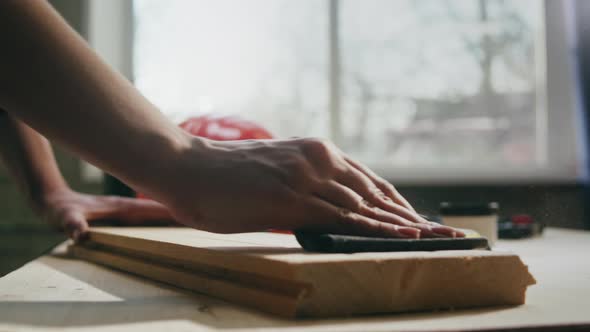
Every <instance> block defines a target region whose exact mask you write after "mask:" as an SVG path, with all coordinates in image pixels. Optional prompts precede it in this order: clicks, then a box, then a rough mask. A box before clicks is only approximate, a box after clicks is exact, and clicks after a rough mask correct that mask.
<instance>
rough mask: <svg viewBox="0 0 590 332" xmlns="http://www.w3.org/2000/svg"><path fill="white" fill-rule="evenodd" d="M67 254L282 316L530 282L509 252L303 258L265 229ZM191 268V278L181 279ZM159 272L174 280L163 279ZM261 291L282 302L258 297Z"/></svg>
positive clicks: (102, 244) (148, 233)
mask: <svg viewBox="0 0 590 332" xmlns="http://www.w3.org/2000/svg"><path fill="white" fill-rule="evenodd" d="M97 245H98V247H96V246H97ZM90 247H94V249H89V248H90ZM73 253H74V254H75V255H77V256H79V257H81V258H85V259H89V260H92V261H95V262H98V263H101V264H106V265H109V266H112V267H115V268H118V269H123V270H125V271H128V272H132V273H135V274H139V275H142V276H145V277H148V278H152V279H156V280H159V281H164V282H168V283H170V284H173V285H176V286H180V287H183V288H188V289H192V290H197V291H200V292H204V293H207V294H210V295H213V296H217V297H220V298H223V299H227V300H230V301H234V302H237V303H242V304H247V305H250V306H252V307H255V308H258V309H261V310H264V311H267V312H272V313H277V314H281V315H283V316H289V317H324V316H342V315H354V314H367V313H379V312H406V311H420V310H438V309H449V308H463V307H478V306H493V305H518V304H522V303H524V301H525V291H526V288H527V286H529V285H531V284H533V283H534V279H533V278H532V276H531V275H530V274H529V272H528V270H527V267H526V266H525V265H524V264H523V263H522V261H521V260H520V259H519V257H518V256H516V255H514V254H511V253H504V252H490V251H476V250H471V251H441V252H404V253H358V254H320V253H306V252H303V251H302V249H301V248H300V247H299V245H298V244H297V242H296V241H295V240H294V238H293V236H291V235H284V234H270V233H250V234H234V235H219V234H212V233H207V232H201V231H196V230H192V229H186V228H179V229H162V228H157V229H151V228H100V229H99V228H95V229H92V230H91V231H90V242H89V243H87V248H85V249H84V248H79V250H76V248H74V250H73ZM123 262H125V263H123ZM149 266H153V267H154V268H153V269H152V268H149ZM191 272H193V273H196V276H195V277H194V280H192V279H190V278H189V277H188V276H189V275H190V273H191ZM167 273H171V274H173V275H175V276H176V277H175V278H167V277H166V275H167ZM180 275H182V278H180V277H178V276H180ZM203 276H206V277H207V280H209V282H208V283H204V282H203V280H204V279H203ZM199 277H201V279H199ZM221 281H223V282H221ZM229 284H232V287H231V288H228V287H227V285H229ZM211 285H215V286H211ZM253 290H255V291H257V292H259V293H260V294H264V296H261V297H260V301H253V300H252V296H254V295H253V294H254V293H252V291H253ZM287 290H288V291H287ZM270 295H273V296H275V297H276V296H278V295H280V296H283V298H281V299H282V300H281V301H283V300H284V297H289V300H285V301H283V302H281V301H278V300H276V299H274V300H264V299H265V298H266V297H265V296H270ZM287 303H288V304H287ZM292 304H294V305H292Z"/></svg>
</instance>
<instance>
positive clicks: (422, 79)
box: [339, 0, 546, 168]
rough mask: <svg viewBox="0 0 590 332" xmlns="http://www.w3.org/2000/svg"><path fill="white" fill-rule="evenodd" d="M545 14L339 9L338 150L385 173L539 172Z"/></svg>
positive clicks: (494, 3)
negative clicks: (410, 169) (401, 169)
mask: <svg viewBox="0 0 590 332" xmlns="http://www.w3.org/2000/svg"><path fill="white" fill-rule="evenodd" d="M542 6H543V2H542V1H540V0H519V1H502V0H489V1H485V0H470V1H466V0H447V1H440V0H406V1H403V0H398V1H390V0H341V1H340V10H339V14H340V40H341V45H340V48H341V57H342V73H341V77H342V83H341V84H342V89H343V92H342V94H343V97H342V112H343V113H342V121H343V123H342V126H343V128H342V132H343V134H344V135H345V138H344V141H343V142H341V145H342V146H343V147H344V148H345V149H346V150H347V151H349V152H350V153H352V154H354V155H356V156H357V157H358V158H360V159H362V160H364V161H366V162H368V163H370V164H382V165H384V166H385V167H391V166H418V167H420V166H422V167H427V168H430V167H432V168H434V167H438V168H441V167H442V168H445V167H446V168H449V167H461V166H463V167H474V166H476V167H479V166H481V167H495V168H498V167H499V166H501V167H510V166H521V167H522V166H531V165H538V163H540V162H542V158H540V157H541V156H539V155H537V153H538V152H537V151H543V149H545V148H546V147H545V146H544V137H543V133H544V130H542V128H538V125H537V124H538V123H541V122H540V121H538V120H539V119H538V116H539V112H538V111H539V110H541V111H544V105H539V104H543V103H544V102H545V100H546V96H545V91H544V88H543V75H544V73H543V71H544V68H543V66H544V56H545V54H544V52H545V50H544V44H543V43H544V37H543V35H542V32H543V29H544V26H543V22H542V13H543V7H542ZM539 67H540V68H542V70H541V72H540V74H537V73H538V72H539V70H538V68H539ZM539 86H540V87H541V88H540V89H538V88H537V87H539ZM538 101H539V102H538ZM540 116H543V114H541V115H540ZM539 145H542V146H539Z"/></svg>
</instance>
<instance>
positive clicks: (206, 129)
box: [179, 115, 272, 141]
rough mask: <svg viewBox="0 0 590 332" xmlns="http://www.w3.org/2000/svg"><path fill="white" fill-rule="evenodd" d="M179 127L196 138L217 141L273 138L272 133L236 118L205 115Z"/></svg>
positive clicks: (189, 120) (193, 118)
mask: <svg viewBox="0 0 590 332" xmlns="http://www.w3.org/2000/svg"><path fill="white" fill-rule="evenodd" d="M179 126H180V128H182V129H184V130H185V131H187V132H188V133H190V134H192V135H194V136H200V137H205V138H208V139H212V140H215V141H236V140H245V139H269V138H272V135H271V133H270V132H268V131H267V130H266V129H264V128H262V127H261V126H259V125H257V124H255V123H254V122H250V121H247V120H244V119H241V118H239V117H236V116H213V115H204V116H199V117H191V118H189V119H187V120H186V121H184V122H182V123H181V124H180V125H179Z"/></svg>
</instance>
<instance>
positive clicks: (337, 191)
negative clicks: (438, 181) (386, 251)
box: [155, 138, 464, 238]
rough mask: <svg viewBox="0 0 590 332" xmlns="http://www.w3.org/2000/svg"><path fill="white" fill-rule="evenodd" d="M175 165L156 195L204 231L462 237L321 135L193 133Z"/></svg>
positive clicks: (178, 217)
mask: <svg viewBox="0 0 590 332" xmlns="http://www.w3.org/2000/svg"><path fill="white" fill-rule="evenodd" d="M178 165H179V167H172V168H171V171H172V174H170V175H169V176H167V177H164V178H163V179H162V181H163V182H162V188H165V190H166V192H163V193H162V192H160V193H159V194H157V193H156V194H155V197H159V198H160V199H161V201H162V202H165V204H166V205H167V206H169V207H170V209H171V212H172V214H173V215H174V216H175V218H177V219H178V220H179V221H181V222H183V223H185V224H187V225H189V226H192V227H195V228H199V229H203V230H207V231H213V232H220V233H231V232H246V231H259V230H264V229H268V228H276V229H290V230H295V229H307V230H317V231H327V232H333V233H341V234H357V235H366V236H382V237H406V238H418V237H420V236H422V237H443V236H446V237H455V236H464V234H463V233H462V232H460V231H458V230H456V229H453V228H450V227H446V226H441V225H439V224H436V223H432V222H428V221H426V220H425V219H424V218H422V217H420V216H419V215H418V214H417V213H416V212H415V211H414V209H413V208H412V206H411V205H410V204H409V203H408V202H407V201H406V200H405V199H404V198H403V197H402V196H401V195H400V194H399V192H398V191H397V190H396V189H395V188H394V187H393V186H392V185H391V184H389V183H388V182H386V181H385V180H383V179H382V178H380V177H379V176H377V175H376V174H375V173H373V172H372V171H371V170H369V169H368V168H366V167H365V166H363V165H361V164H360V163H358V162H355V161H353V160H351V159H350V158H348V157H347V156H345V155H344V154H343V153H342V152H341V151H340V150H338V148H336V147H335V146H334V145H333V144H331V143H329V142H326V141H323V140H320V139H313V138H302V139H289V140H259V141H230V142H216V141H209V140H204V139H201V138H194V139H193V141H192V147H191V148H189V149H188V151H186V152H185V153H184V155H183V156H182V157H181V158H180V161H179V162H178ZM162 194H163V195H162Z"/></svg>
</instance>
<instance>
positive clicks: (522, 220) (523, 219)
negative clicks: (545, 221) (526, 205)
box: [510, 214, 534, 225]
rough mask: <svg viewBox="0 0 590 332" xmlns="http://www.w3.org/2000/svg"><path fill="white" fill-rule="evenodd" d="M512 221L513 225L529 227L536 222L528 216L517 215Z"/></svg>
mask: <svg viewBox="0 0 590 332" xmlns="http://www.w3.org/2000/svg"><path fill="white" fill-rule="evenodd" d="M510 219H511V221H512V223H513V224H515V225H528V224H532V223H533V222H534V220H533V218H532V217H531V216H529V215H528V214H516V215H513V216H512V217H511V218H510Z"/></svg>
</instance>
